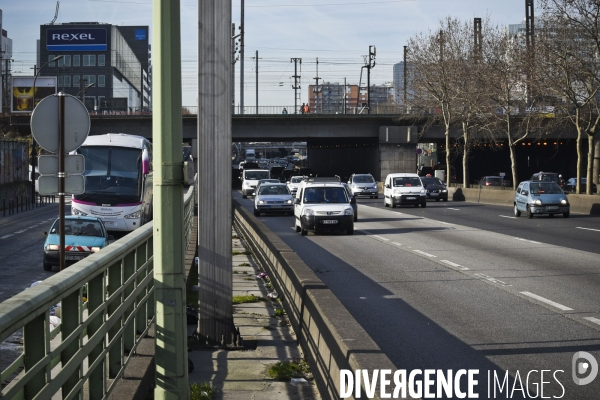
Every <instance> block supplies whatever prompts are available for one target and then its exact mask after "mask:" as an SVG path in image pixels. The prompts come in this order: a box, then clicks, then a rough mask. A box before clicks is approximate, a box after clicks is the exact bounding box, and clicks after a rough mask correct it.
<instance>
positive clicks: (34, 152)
mask: <svg viewBox="0 0 600 400" xmlns="http://www.w3.org/2000/svg"><path fill="white" fill-rule="evenodd" d="M63 57H64V56H62V55H60V56H56V57H54V58H53V59H52V60H50V61H48V62H46V63H45V64H44V65H42V66H41V67H39V68H38V70H37V71H36V73H35V77H34V78H33V87H32V90H33V99H32V101H31V112H33V110H34V109H35V81H36V80H37V77H38V75H39V74H40V71H41V70H42V68H44V67H45V66H46V65H48V64H50V63H51V62H55V61H58V60H60V59H61V58H63ZM36 147H37V145H36V143H35V139H34V138H33V135H31V204H32V205H33V204H35V167H37V158H36V157H37V150H36Z"/></svg>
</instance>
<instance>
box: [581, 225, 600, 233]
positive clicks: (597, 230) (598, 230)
mask: <svg viewBox="0 0 600 400" xmlns="http://www.w3.org/2000/svg"><path fill="white" fill-rule="evenodd" d="M576 228H577V229H585V230H586V231H594V232H600V229H592V228H584V227H582V226H577V227H576Z"/></svg>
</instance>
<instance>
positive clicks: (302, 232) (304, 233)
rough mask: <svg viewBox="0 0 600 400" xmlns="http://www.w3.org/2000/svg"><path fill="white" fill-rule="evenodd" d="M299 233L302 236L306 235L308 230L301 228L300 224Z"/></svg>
mask: <svg viewBox="0 0 600 400" xmlns="http://www.w3.org/2000/svg"><path fill="white" fill-rule="evenodd" d="M300 234H301V235H302V236H306V235H307V234H308V231H307V230H306V229H302V226H300Z"/></svg>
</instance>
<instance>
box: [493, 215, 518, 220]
mask: <svg viewBox="0 0 600 400" xmlns="http://www.w3.org/2000/svg"><path fill="white" fill-rule="evenodd" d="M498 216H499V217H502V218H510V219H517V217H511V216H508V215H498Z"/></svg>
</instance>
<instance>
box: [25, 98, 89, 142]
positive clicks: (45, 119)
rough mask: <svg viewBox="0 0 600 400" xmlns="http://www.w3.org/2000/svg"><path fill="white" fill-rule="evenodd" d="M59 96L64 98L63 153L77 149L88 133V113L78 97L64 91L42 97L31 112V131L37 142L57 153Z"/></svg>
mask: <svg viewBox="0 0 600 400" xmlns="http://www.w3.org/2000/svg"><path fill="white" fill-rule="evenodd" d="M60 96H64V98H65V106H64V112H65V115H64V121H65V128H64V135H65V136H64V143H65V153H68V152H71V151H73V150H76V149H78V148H79V146H81V145H82V144H83V142H84V141H85V139H86V138H87V136H88V134H89V133H90V114H89V113H88V111H87V109H86V108H85V106H84V105H83V103H82V102H81V101H79V99H77V98H76V97H74V96H71V95H69V94H66V93H59V94H53V95H50V96H48V97H46V98H44V99H42V101H40V102H39V103H38V105H37V106H36V107H35V109H34V110H33V113H32V114H31V133H32V135H33V137H34V138H35V140H36V141H37V142H38V144H39V145H40V146H42V147H43V148H44V149H46V150H48V151H49V152H51V153H58V134H59V126H58V121H59V119H58V101H59V97H60Z"/></svg>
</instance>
